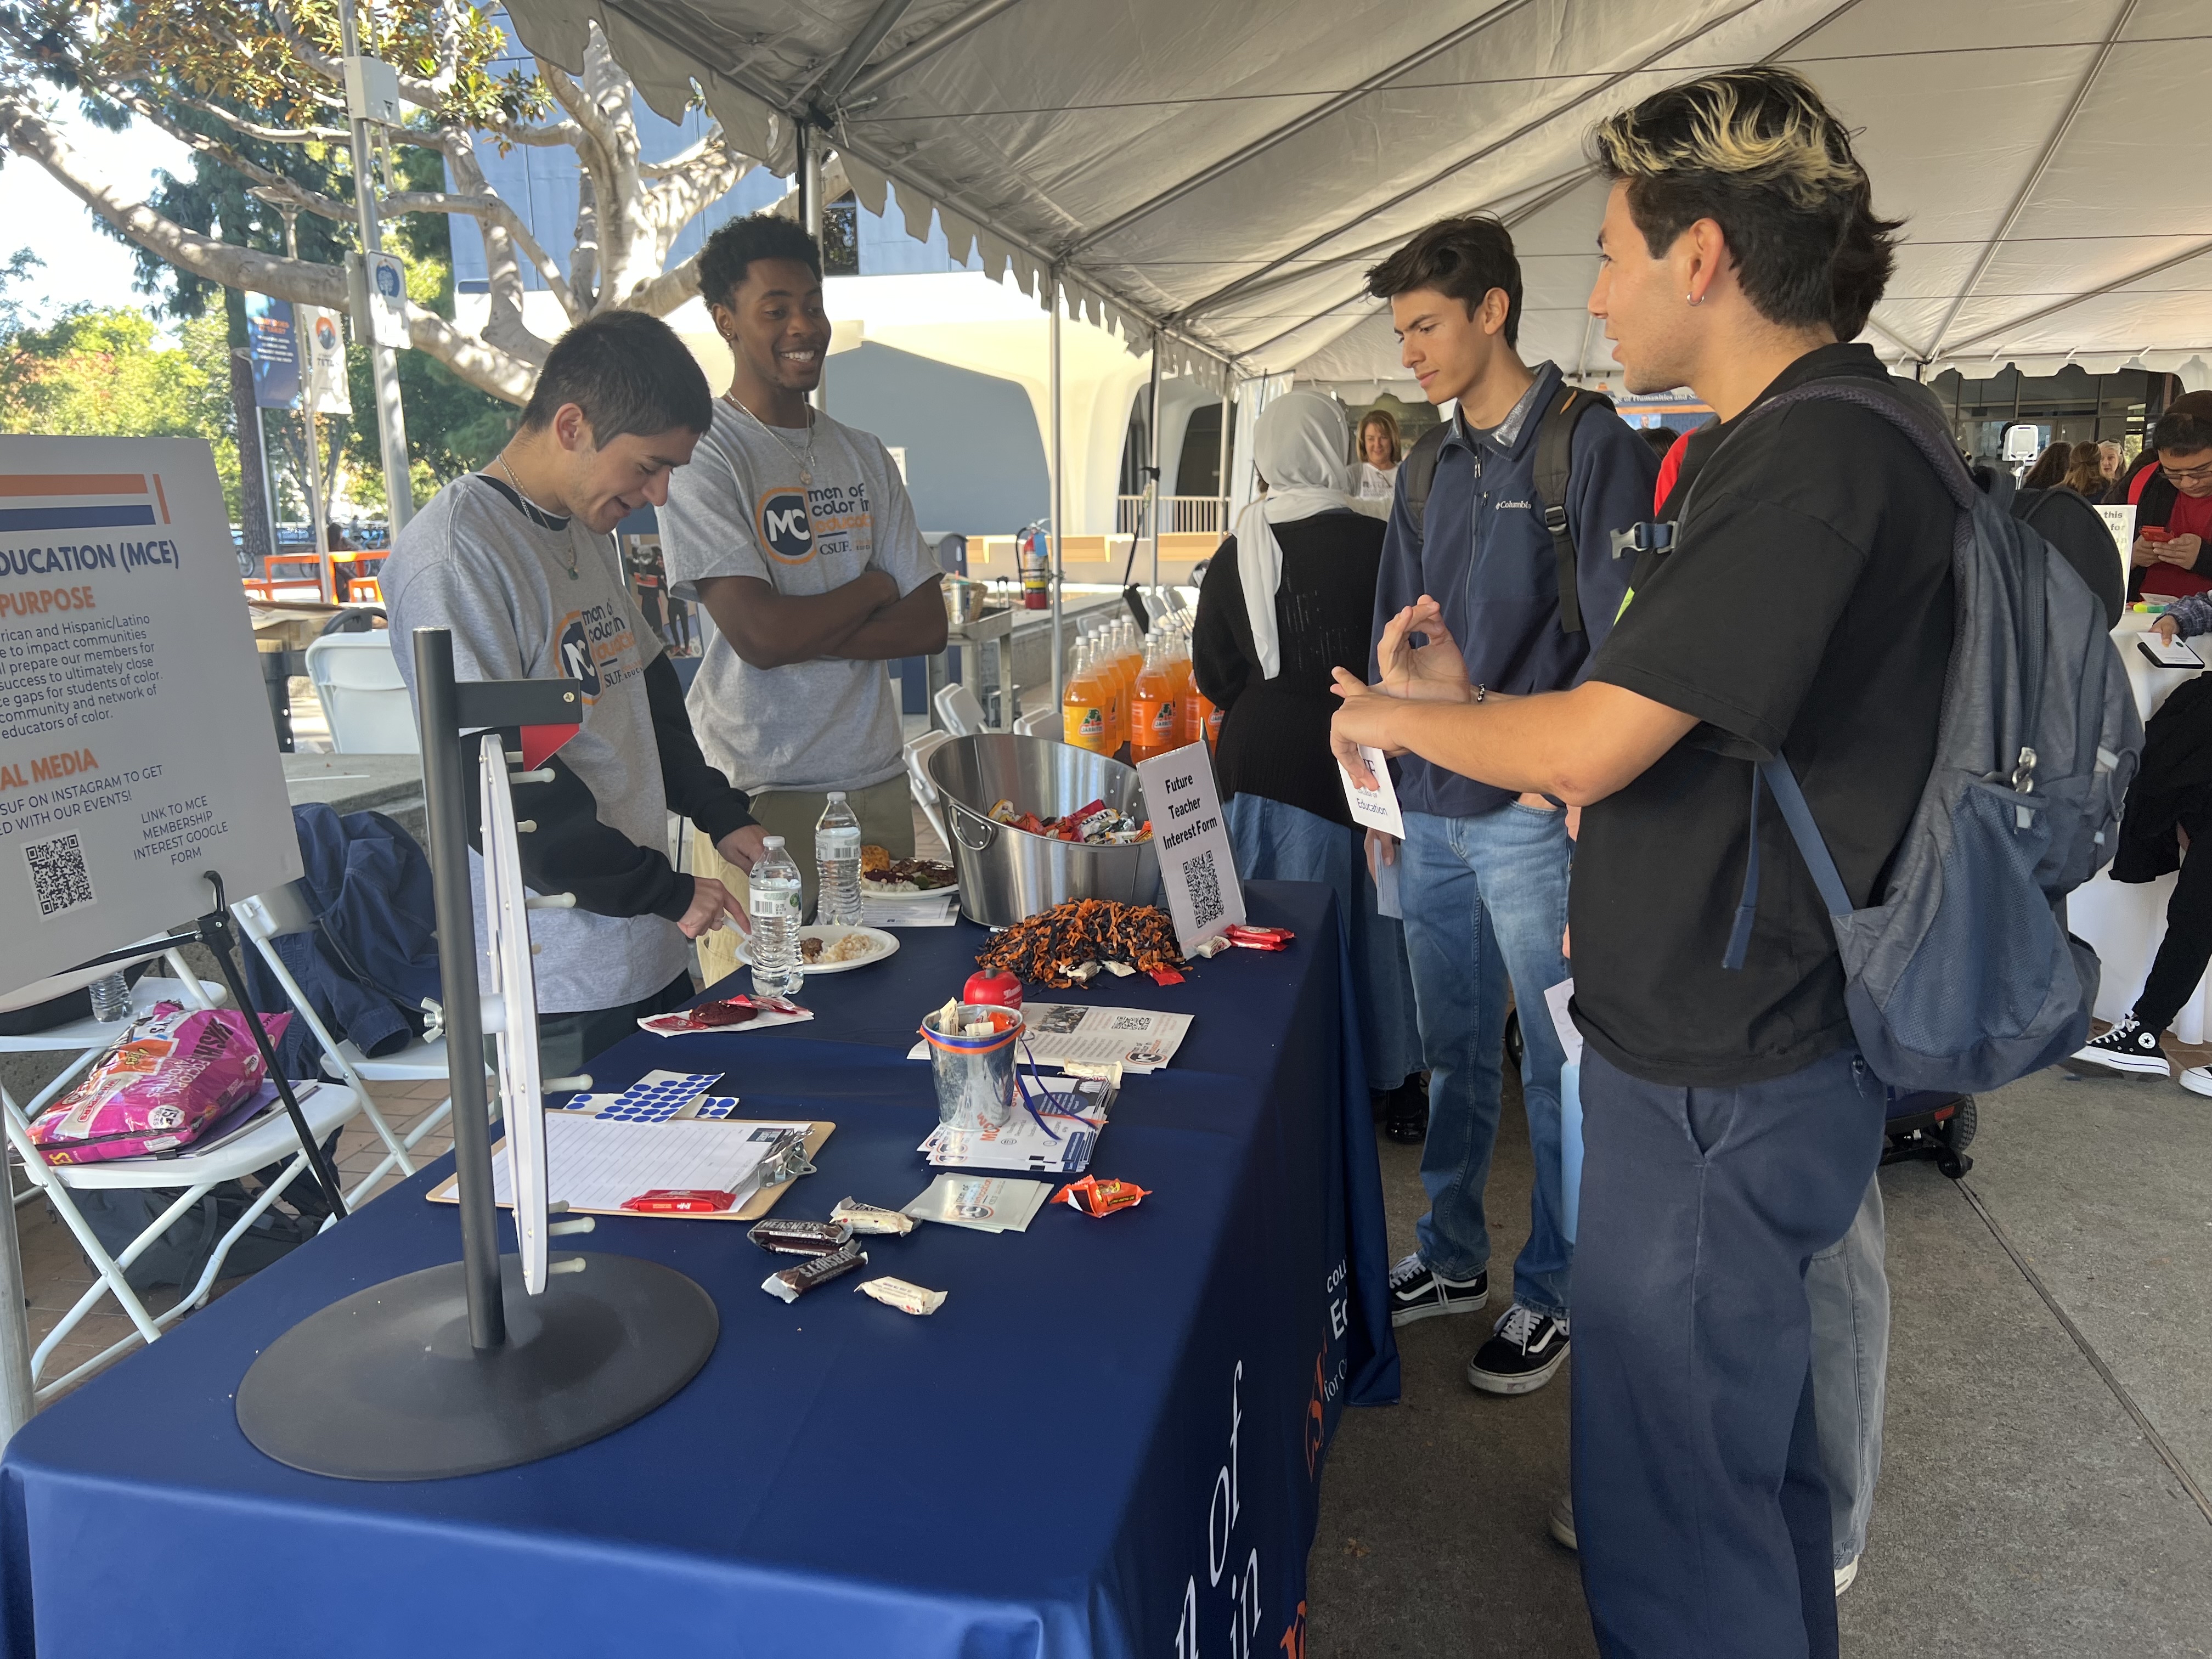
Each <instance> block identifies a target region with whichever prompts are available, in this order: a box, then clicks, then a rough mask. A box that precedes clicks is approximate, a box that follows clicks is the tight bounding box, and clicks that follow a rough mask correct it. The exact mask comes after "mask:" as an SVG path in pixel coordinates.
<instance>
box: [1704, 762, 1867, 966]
mask: <svg viewBox="0 0 2212 1659" xmlns="http://www.w3.org/2000/svg"><path fill="white" fill-rule="evenodd" d="M1761 782H1764V783H1765V786H1766V788H1767V789H1768V791H1769V792H1771V793H1772V795H1773V796H1774V804H1775V805H1777V806H1778V807H1780V808H1781V809H1782V821H1783V823H1786V824H1788V825H1789V826H1790V840H1792V841H1794V842H1796V843H1797V853H1798V856H1800V857H1801V858H1802V859H1803V860H1805V867H1806V869H1808V871H1810V872H1812V875H1813V885H1814V887H1816V888H1818V889H1819V890H1820V902H1821V903H1822V904H1824V905H1826V907H1827V908H1828V915H1830V916H1831V917H1832V919H1834V920H1835V921H1842V920H1843V919H1844V917H1846V916H1848V915H1850V913H1851V895H1850V889H1849V888H1847V887H1845V886H1844V878H1843V872H1840V871H1839V870H1838V869H1837V868H1836V860H1835V859H1834V857H1833V856H1832V854H1830V853H1829V851H1828V843H1827V842H1826V840H1825V839H1823V838H1822V836H1821V835H1820V825H1819V824H1817V823H1814V822H1813V809H1812V808H1811V807H1810V806H1808V805H1806V802H1805V792H1804V791H1803V790H1802V789H1800V788H1799V787H1797V775H1796V773H1795V772H1793V771H1791V770H1790V763H1789V762H1788V761H1786V760H1784V758H1783V757H1781V756H1779V755H1777V756H1776V757H1774V758H1773V759H1772V760H1763V761H1761V762H1759V764H1758V765H1757V766H1756V767H1754V768H1753V769H1752V774H1751V850H1750V852H1749V854H1748V855H1747V857H1746V858H1745V860H1744V865H1743V896H1742V897H1741V899H1739V900H1738V901H1737V902H1736V907H1735V926H1734V927H1731V928H1730V929H1729V942H1728V950H1727V951H1726V952H1725V953H1723V956H1722V957H1721V966H1722V967H1723V968H1725V969H1728V970H1729V972H1731V973H1734V972H1736V971H1738V970H1740V969H1741V968H1742V967H1743V959H1744V957H1745V956H1746V954H1747V952H1748V951H1749V950H1750V948H1751V923H1752V918H1753V916H1755V915H1758V913H1759V785H1760V783H1761Z"/></svg>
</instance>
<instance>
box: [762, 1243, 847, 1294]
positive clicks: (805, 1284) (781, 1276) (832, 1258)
mask: <svg viewBox="0 0 2212 1659" xmlns="http://www.w3.org/2000/svg"><path fill="white" fill-rule="evenodd" d="M867 1261H868V1253H867V1252H866V1250H864V1249H861V1248H860V1240H859V1239H857V1238H856V1239H854V1240H853V1241H852V1242H851V1243H848V1244H846V1245H844V1246H842V1248H840V1249H835V1250H832V1251H830V1252H829V1255H817V1256H814V1257H812V1258H811V1259H810V1260H808V1261H802V1262H801V1263H799V1266H797V1267H786V1268H785V1269H784V1270H783V1271H782V1272H781V1273H770V1274H769V1276H768V1277H767V1278H766V1279H763V1280H761V1289H763V1290H764V1291H767V1292H768V1293H769V1295H770V1296H774V1297H781V1298H782V1299H783V1300H784V1301H786V1302H796V1301H798V1300H799V1297H802V1296H804V1295H805V1294H806V1293H807V1291H811V1290H813V1289H814V1288H815V1287H816V1286H817V1285H827V1284H828V1283H829V1281H830V1280H831V1279H835V1278H836V1277H837V1276H838V1275H839V1274H841V1273H850V1272H852V1271H853V1269H854V1268H855V1267H865V1266H866V1265H867Z"/></svg>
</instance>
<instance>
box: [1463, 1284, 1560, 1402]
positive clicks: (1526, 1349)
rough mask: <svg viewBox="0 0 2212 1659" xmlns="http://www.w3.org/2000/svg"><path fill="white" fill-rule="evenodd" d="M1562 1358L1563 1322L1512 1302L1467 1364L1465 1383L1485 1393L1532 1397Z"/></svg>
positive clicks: (1556, 1368) (1546, 1381)
mask: <svg viewBox="0 0 2212 1659" xmlns="http://www.w3.org/2000/svg"><path fill="white" fill-rule="evenodd" d="M1566 1358H1567V1322H1566V1321H1565V1320H1564V1319H1554V1318H1553V1317H1552V1316H1551V1315H1549V1314H1540V1313H1538V1312H1537V1311H1536V1310H1534V1308H1524V1307H1522V1305H1521V1304H1519V1303H1518V1302H1516V1303H1515V1304H1513V1305H1512V1306H1511V1307H1510V1308H1508V1309H1507V1310H1505V1317H1504V1318H1503V1319H1501V1320H1499V1321H1498V1334H1497V1335H1495V1336H1493V1337H1492V1338H1491V1339H1490V1340H1489V1341H1487V1342H1486V1343H1484V1344H1483V1345H1482V1346H1480V1348H1478V1349H1476V1350H1475V1354H1474V1358H1473V1359H1471V1360H1469V1361H1468V1367H1467V1380H1468V1383H1472V1384H1473V1385H1474V1387H1476V1388H1478V1389H1481V1390H1482V1391H1483V1392H1484V1393H1485V1394H1534V1392H1535V1391H1536V1390H1537V1389H1541V1388H1542V1387H1543V1386H1544V1384H1546V1383H1548V1382H1550V1381H1551V1380H1552V1373H1553V1372H1554V1371H1556V1370H1559V1367H1560V1365H1561V1364H1564V1363H1565V1360H1566Z"/></svg>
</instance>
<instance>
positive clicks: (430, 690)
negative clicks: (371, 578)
mask: <svg viewBox="0 0 2212 1659" xmlns="http://www.w3.org/2000/svg"><path fill="white" fill-rule="evenodd" d="M415 695H416V699H417V702H419V704H420V707H421V708H422V720H421V726H422V799H423V804H424V805H425V806H426V807H427V809H428V820H429V823H428V828H429V832H430V883H431V893H432V896H433V897H434V899H435V902H436V904H437V910H438V978H439V982H440V984H441V985H442V986H443V987H445V993H444V999H443V1000H444V1005H445V1026H446V1060H447V1073H448V1076H449V1078H450V1079H451V1082H452V1085H453V1173H454V1175H455V1176H456V1177H457V1179H458V1182H459V1190H458V1192H457V1194H456V1195H457V1196H458V1197H459V1200H460V1203H461V1264H462V1269H463V1273H464V1274H465V1278H466V1279H467V1283H468V1292H469V1340H470V1341H471V1343H472V1344H474V1345H475V1346H477V1347H479V1348H496V1347H500V1346H502V1345H504V1344H505V1342H506V1341H507V1304H506V1303H505V1301H504V1300H503V1299H502V1298H501V1293H500V1283H499V1217H498V1212H496V1211H495V1209H494V1208H493V1206H492V1201H491V1133H490V1131H489V1128H488V1127H486V1123H485V1119H486V1117H487V1115H488V1110H489V1106H488V1102H487V1100H486V1098H485V1095H484V1068H483V1011H482V1009H481V1008H480V1007H479V1006H478V1005H477V997H476V985H477V919H476V903H475V901H474V900H473V899H472V898H471V896H470V891H469V811H468V796H467V794H466V793H465V791H466V789H467V788H468V782H467V775H466V774H465V772H464V771H463V770H462V767H461V740H460V732H459V727H460V717H459V709H458V708H457V706H456V705H457V703H458V702H459V698H458V696H457V695H456V693H455V691H454V689H453V635H451V634H449V633H447V631H446V630H445V629H442V628H418V629H416V630H415ZM534 1013H535V1011H534V1010H529V1009H526V1010H524V1011H523V1012H522V1014H521V1018H532V1017H533V1016H534Z"/></svg>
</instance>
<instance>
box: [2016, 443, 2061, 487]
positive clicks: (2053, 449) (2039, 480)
mask: <svg viewBox="0 0 2212 1659" xmlns="http://www.w3.org/2000/svg"><path fill="white" fill-rule="evenodd" d="M2073 461H2074V446H2073V445H2071V444H2068V443H2056V444H2045V446H2044V447H2043V453H2041V454H2040V455H2039V456H2037V457H2036V458H2035V465H2033V466H2031V467H2030V468H2028V469H2027V477H2023V478H2022V479H2021V481H2020V487H2021V489H2056V488H2057V486H2058V485H2060V484H2063V483H2065V482H2066V469H2067V468H2068V467H2069V466H2070V465H2073Z"/></svg>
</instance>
